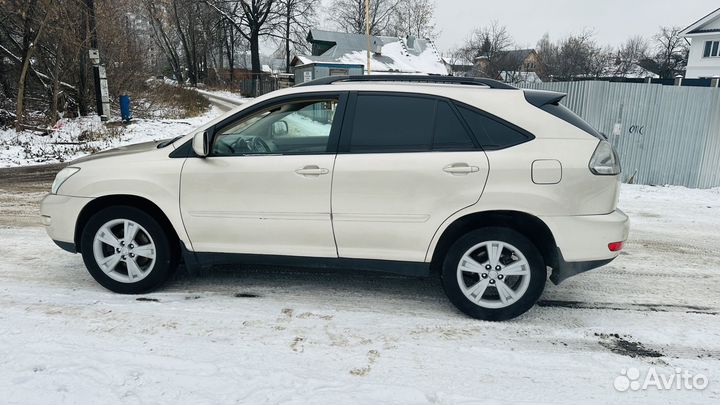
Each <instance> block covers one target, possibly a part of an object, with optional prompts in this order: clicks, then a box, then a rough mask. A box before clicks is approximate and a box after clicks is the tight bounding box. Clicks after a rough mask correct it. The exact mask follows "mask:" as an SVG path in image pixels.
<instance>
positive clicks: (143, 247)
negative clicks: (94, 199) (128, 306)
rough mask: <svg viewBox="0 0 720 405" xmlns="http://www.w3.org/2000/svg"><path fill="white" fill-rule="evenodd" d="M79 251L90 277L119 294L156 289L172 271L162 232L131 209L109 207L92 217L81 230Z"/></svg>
mask: <svg viewBox="0 0 720 405" xmlns="http://www.w3.org/2000/svg"><path fill="white" fill-rule="evenodd" d="M81 251H82V256H83V261H84V262H85V266H86V267H87V268H88V271H89V272H90V275H92V276H93V278H94V279H95V280H96V281H97V282H98V283H100V284H101V285H102V286H103V287H105V288H107V289H109V290H111V291H114V292H117V293H122V294H140V293H144V292H148V291H150V290H152V289H154V288H157V287H158V286H159V285H160V284H162V283H163V282H164V281H165V280H166V279H167V278H168V276H169V275H170V274H171V273H172V270H173V268H174V265H173V262H174V261H173V260H172V252H171V245H170V242H169V240H168V237H167V234H166V232H165V230H164V229H163V227H162V226H161V225H160V224H159V223H158V222H157V221H156V220H155V219H153V217H152V216H150V215H148V214H147V213H145V212H144V211H142V210H139V209H137V208H135V207H129V206H116V207H109V208H105V209H103V210H101V211H99V212H98V213H96V214H95V215H93V216H92V217H91V218H90V220H89V221H88V223H87V224H86V226H85V227H84V229H83V232H82V239H81Z"/></svg>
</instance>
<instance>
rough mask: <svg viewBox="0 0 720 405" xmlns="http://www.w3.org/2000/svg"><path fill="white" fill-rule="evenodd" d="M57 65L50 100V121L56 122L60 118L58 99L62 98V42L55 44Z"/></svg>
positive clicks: (54, 70)
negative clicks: (60, 59)
mask: <svg viewBox="0 0 720 405" xmlns="http://www.w3.org/2000/svg"><path fill="white" fill-rule="evenodd" d="M55 55H56V56H55V66H54V69H53V84H52V95H51V96H52V98H51V101H50V114H48V115H49V116H50V121H51V122H52V123H55V122H56V121H57V120H58V118H59V114H58V100H59V98H60V63H59V55H60V43H57V44H55Z"/></svg>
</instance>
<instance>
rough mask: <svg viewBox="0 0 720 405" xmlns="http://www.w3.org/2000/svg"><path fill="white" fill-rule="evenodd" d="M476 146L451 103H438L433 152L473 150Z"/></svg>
mask: <svg viewBox="0 0 720 405" xmlns="http://www.w3.org/2000/svg"><path fill="white" fill-rule="evenodd" d="M472 149H475V145H474V144H473V142H472V140H471V139H470V137H469V136H468V133H467V131H466V130H465V127H464V126H463V124H462V122H460V120H459V119H458V116H457V114H455V111H453V109H452V107H451V106H450V104H449V103H447V102H445V101H438V103H437V110H436V112H435V137H434V138H433V150H438V151H441V150H446V151H449V150H472Z"/></svg>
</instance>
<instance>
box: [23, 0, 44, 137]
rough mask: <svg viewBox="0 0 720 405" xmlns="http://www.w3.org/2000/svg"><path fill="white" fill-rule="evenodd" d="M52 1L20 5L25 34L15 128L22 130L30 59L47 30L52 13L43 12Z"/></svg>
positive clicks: (30, 2)
mask: <svg viewBox="0 0 720 405" xmlns="http://www.w3.org/2000/svg"><path fill="white" fill-rule="evenodd" d="M51 3H52V0H50V1H49V2H48V4H42V3H39V2H38V0H30V1H27V2H22V4H21V5H19V10H20V18H21V19H22V24H23V36H22V50H23V52H22V65H21V68H20V75H19V78H18V84H17V101H16V103H17V105H16V110H15V130H16V131H18V132H19V131H21V130H22V129H23V118H24V115H25V84H26V80H27V76H28V71H29V69H30V60H31V59H32V57H33V55H34V54H35V52H36V50H37V48H38V46H39V41H40V38H41V37H42V34H43V31H44V30H45V26H46V23H47V21H48V17H49V16H50V13H48V12H42V8H43V7H47V6H49V5H50V4H51Z"/></svg>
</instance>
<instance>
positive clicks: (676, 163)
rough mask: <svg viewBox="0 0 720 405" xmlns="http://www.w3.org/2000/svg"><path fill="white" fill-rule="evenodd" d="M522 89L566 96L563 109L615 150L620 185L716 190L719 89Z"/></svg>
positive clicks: (581, 85) (575, 85)
mask: <svg viewBox="0 0 720 405" xmlns="http://www.w3.org/2000/svg"><path fill="white" fill-rule="evenodd" d="M522 87H525V88H533V89H540V90H553V91H560V92H563V93H567V94H568V96H567V97H566V98H565V99H564V100H563V101H562V104H564V105H565V106H567V107H568V108H570V109H571V110H573V111H575V112H576V113H577V114H578V115H580V116H582V117H583V118H584V119H585V120H586V121H588V122H589V123H590V124H591V125H593V126H594V127H595V128H597V129H598V130H600V131H602V132H604V133H605V134H607V135H608V137H609V138H610V140H611V142H612V143H613V145H615V148H616V149H617V151H618V154H619V155H620V159H621V162H622V166H623V176H624V180H625V181H627V180H629V179H630V178H631V177H632V178H633V181H634V182H635V183H640V184H674V185H681V186H687V187H695V188H709V187H717V186H720V89H717V88H708V87H679V86H663V85H659V84H646V83H611V82H592V81H587V82H557V83H541V84H528V85H523V86H522Z"/></svg>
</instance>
